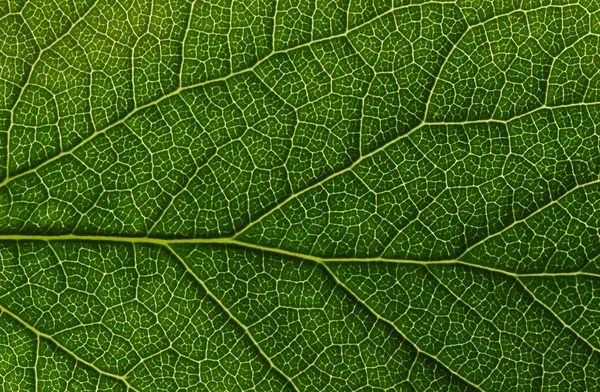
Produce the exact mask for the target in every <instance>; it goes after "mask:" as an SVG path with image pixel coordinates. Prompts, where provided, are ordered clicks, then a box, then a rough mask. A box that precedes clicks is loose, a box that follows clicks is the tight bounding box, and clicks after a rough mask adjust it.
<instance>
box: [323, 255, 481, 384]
mask: <svg viewBox="0 0 600 392" xmlns="http://www.w3.org/2000/svg"><path fill="white" fill-rule="evenodd" d="M321 265H323V267H324V268H325V270H326V271H327V272H328V273H329V275H331V277H332V278H333V279H334V280H335V282H336V283H337V285H338V286H339V287H341V288H342V289H343V290H344V291H346V292H347V293H348V294H349V295H350V296H351V297H352V298H353V299H354V300H355V301H356V302H358V303H360V304H361V305H363V306H364V307H365V308H366V309H367V310H368V311H369V312H370V313H371V314H372V315H373V316H375V317H376V318H377V319H378V320H380V321H382V322H383V323H385V324H387V325H389V326H391V327H392V328H393V329H394V331H396V332H397V333H398V334H399V335H400V336H401V337H402V338H403V339H404V340H405V341H406V342H409V343H410V344H411V346H413V347H414V349H415V350H417V352H418V353H420V354H422V355H424V356H426V357H429V358H431V359H432V360H434V361H435V362H437V363H439V364H440V365H442V366H443V367H444V369H446V370H448V372H450V373H451V374H453V375H454V376H456V377H457V378H458V379H460V380H462V381H463V382H465V383H467V384H469V385H470V386H471V387H473V388H475V389H476V390H478V391H483V389H481V387H480V386H479V385H477V384H474V383H473V382H471V381H469V380H468V379H466V378H464V377H463V376H461V375H460V374H458V373H456V372H455V371H454V370H452V369H450V368H449V367H448V366H447V365H446V364H444V363H443V362H442V361H441V360H440V359H439V358H438V357H437V356H436V355H433V354H429V353H428V352H425V351H423V350H421V348H420V347H419V346H417V345H416V343H414V342H413V341H412V340H411V339H409V338H408V337H407V336H406V335H405V334H404V332H402V330H400V328H398V327H397V326H396V324H394V322H393V321H391V320H389V319H387V318H385V317H383V316H382V315H380V314H379V313H377V312H376V311H375V309H373V308H371V307H370V306H369V305H368V304H367V303H366V302H364V301H363V300H362V299H360V297H359V296H358V295H356V294H355V293H354V291H352V290H351V289H350V288H349V287H348V286H346V285H345V284H344V283H343V282H342V281H341V280H339V279H338V277H337V276H336V274H334V273H333V271H331V269H330V268H329V267H328V266H327V265H326V264H324V263H321Z"/></svg>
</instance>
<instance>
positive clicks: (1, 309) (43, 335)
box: [0, 305, 141, 392]
mask: <svg viewBox="0 0 600 392" xmlns="http://www.w3.org/2000/svg"><path fill="white" fill-rule="evenodd" d="M0 312H4V313H6V314H8V315H9V316H11V317H12V318H13V319H15V320H16V321H18V322H19V323H20V324H21V325H23V326H24V327H25V328H27V329H28V330H30V331H31V332H33V333H34V334H35V335H36V336H37V337H38V344H39V342H40V339H41V338H44V339H46V340H49V341H51V342H52V343H54V344H55V345H56V346H57V347H58V348H60V349H61V350H63V351H64V352H66V353H67V354H69V355H70V356H71V357H73V358H74V359H75V360H76V361H78V362H81V363H83V364H84V365H86V366H88V367H90V368H92V369H94V370H95V371H96V372H98V373H99V374H102V375H104V376H107V377H110V378H114V379H117V380H119V381H121V382H123V383H124V384H125V385H126V386H127V387H128V388H131V389H132V390H134V391H137V392H141V391H138V390H137V389H135V388H134V387H133V386H132V385H131V384H129V382H128V381H127V379H126V378H125V377H123V376H120V375H118V374H113V373H109V372H107V371H104V370H102V369H100V368H99V367H97V366H96V365H94V364H93V363H91V362H88V361H86V360H85V359H83V358H81V357H79V356H78V355H77V354H75V353H74V352H73V351H71V350H69V349H68V348H67V347H65V346H64V345H63V344H62V343H60V342H59V341H58V340H56V339H54V337H53V336H52V335H48V334H46V333H44V332H41V331H40V330H38V329H37V328H35V327H33V326H32V325H30V324H29V323H27V322H26V321H25V320H23V319H22V318H21V317H19V316H18V315H16V314H15V313H13V312H11V311H10V310H8V309H7V308H5V307H4V306H2V305H0ZM38 350H39V349H38ZM36 360H37V359H36ZM36 385H37V380H36Z"/></svg>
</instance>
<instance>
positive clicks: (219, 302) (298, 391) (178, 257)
mask: <svg viewBox="0 0 600 392" xmlns="http://www.w3.org/2000/svg"><path fill="white" fill-rule="evenodd" d="M163 246H164V247H165V248H166V249H167V250H168V251H169V252H170V253H171V254H172V255H173V256H175V258H177V260H179V262H180V263H181V264H182V265H183V267H184V268H185V269H186V271H187V272H188V273H189V274H190V275H191V276H192V277H193V278H194V279H195V280H196V281H197V282H198V283H199V284H200V286H202V288H203V289H204V291H206V294H208V296H209V297H210V298H211V299H212V300H213V301H215V302H216V303H217V304H219V306H221V309H223V311H224V312H225V313H226V314H227V315H228V316H229V318H230V319H231V320H232V321H233V322H235V323H236V324H237V325H238V326H239V327H240V328H242V330H243V331H244V333H245V334H246V336H248V338H250V340H251V341H252V343H253V344H254V346H255V347H256V349H257V350H258V351H259V352H260V354H261V356H262V357H263V358H264V359H265V360H266V361H267V362H268V363H269V365H270V366H271V368H273V369H274V370H275V371H276V372H277V373H278V374H279V375H280V376H282V377H283V378H284V379H285V380H287V381H288V382H289V383H290V385H291V386H292V388H294V390H295V391H296V392H300V390H299V389H298V388H297V387H296V385H295V384H294V381H292V378H290V377H288V376H287V375H286V374H285V373H284V372H283V371H282V370H281V369H280V368H279V367H278V366H277V365H275V363H273V361H272V360H271V358H270V357H269V356H268V355H267V353H265V352H264V350H263V349H262V347H261V346H260V345H259V344H258V342H257V341H256V339H254V336H253V335H252V333H251V332H250V330H249V329H248V327H246V325H244V324H243V323H242V322H241V321H240V320H239V319H238V318H237V317H236V316H235V315H234V314H233V313H231V311H230V310H229V309H228V308H227V307H226V306H225V305H223V304H222V303H221V301H219V299H218V298H217V297H216V296H215V295H214V294H213V293H212V291H210V290H209V288H208V287H207V286H206V284H205V283H204V281H203V280H202V279H200V277H199V276H198V275H196V273H195V272H194V271H193V270H192V269H191V268H190V267H189V265H188V264H187V263H186V262H185V260H183V259H182V258H181V256H179V254H178V253H177V252H175V250H173V248H172V247H171V246H169V245H168V244H163Z"/></svg>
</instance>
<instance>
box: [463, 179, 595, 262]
mask: <svg viewBox="0 0 600 392" xmlns="http://www.w3.org/2000/svg"><path fill="white" fill-rule="evenodd" d="M598 183H600V179H596V180H593V181H589V182H586V183H582V184H577V185H576V186H574V187H573V188H571V189H569V190H568V191H566V192H565V193H563V194H562V195H560V196H559V197H557V198H556V199H554V200H552V201H550V202H549V203H547V204H545V205H544V206H543V207H541V208H539V209H537V210H536V211H534V212H532V213H531V214H529V215H526V216H524V217H522V218H521V219H517V220H515V221H514V222H513V223H511V224H510V225H508V226H506V227H504V228H503V229H502V230H500V231H497V232H495V233H494V234H492V235H490V236H487V237H485V238H483V239H481V240H479V241H477V242H475V243H474V244H471V245H469V247H468V248H467V249H465V251H464V252H463V253H461V254H460V255H459V256H457V257H456V258H457V259H460V258H462V257H463V256H465V255H466V254H467V253H469V252H470V251H471V250H472V249H473V248H475V247H476V246H477V245H479V244H481V243H484V242H485V241H488V240H489V239H491V238H494V237H498V236H500V235H502V233H504V232H506V231H507V230H510V229H512V228H513V227H515V226H516V225H518V224H519V223H522V222H525V221H526V220H527V219H528V218H530V217H532V216H535V215H537V214H539V213H541V212H542V211H544V210H545V209H548V208H550V207H552V206H553V205H554V204H557V203H559V202H560V201H561V200H562V199H563V198H565V197H567V196H568V195H569V194H571V193H573V192H575V191H576V190H578V189H581V188H586V187H588V186H592V185H595V184H598Z"/></svg>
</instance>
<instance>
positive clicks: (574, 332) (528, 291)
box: [515, 276, 600, 352]
mask: <svg viewBox="0 0 600 392" xmlns="http://www.w3.org/2000/svg"><path fill="white" fill-rule="evenodd" d="M515 279H516V280H517V282H519V284H520V285H521V286H522V287H523V289H524V290H525V291H526V292H527V293H528V294H529V295H530V296H531V298H532V299H533V300H534V301H535V302H537V303H538V304H540V305H541V306H542V307H543V308H544V309H546V310H547V311H548V312H550V314H552V316H554V317H556V319H557V320H558V321H560V323H561V324H562V325H563V327H564V328H565V329H568V330H569V331H571V332H572V333H573V334H574V335H575V336H577V337H578V338H579V339H580V340H582V341H583V342H584V343H585V344H586V345H587V346H588V347H590V348H591V349H592V350H593V351H596V352H600V349H598V348H596V347H594V346H593V345H592V344H591V343H590V342H588V341H587V339H585V338H584V337H583V336H581V335H580V334H579V332H577V331H575V329H573V327H571V326H570V325H569V324H567V323H565V321H564V320H563V319H562V318H561V317H560V316H559V315H558V314H556V313H555V312H554V310H552V308H551V307H549V306H548V305H546V304H545V303H544V302H543V301H541V300H540V299H539V298H538V297H536V296H535V294H534V293H533V292H532V291H531V290H529V287H527V285H526V284H525V283H523V281H522V280H521V279H520V278H519V277H518V276H517V277H515Z"/></svg>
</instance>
